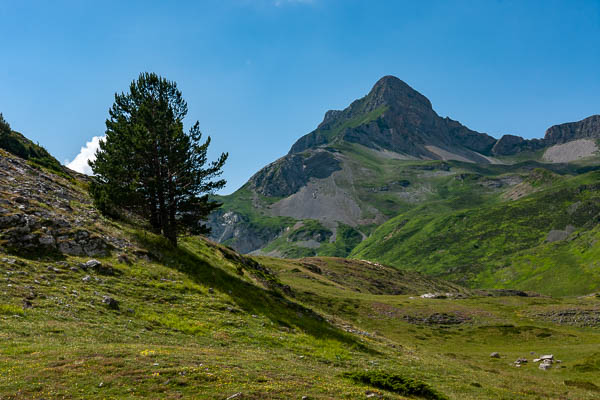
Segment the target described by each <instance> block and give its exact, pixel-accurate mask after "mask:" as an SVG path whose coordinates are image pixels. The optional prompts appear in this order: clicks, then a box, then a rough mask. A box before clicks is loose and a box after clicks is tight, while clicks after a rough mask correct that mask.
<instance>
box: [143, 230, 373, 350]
mask: <svg viewBox="0 0 600 400" xmlns="http://www.w3.org/2000/svg"><path fill="white" fill-rule="evenodd" d="M135 236H136V238H137V240H138V241H139V243H140V244H141V245H143V246H144V247H145V248H146V249H147V250H148V251H150V252H151V254H153V255H154V256H155V257H156V258H158V259H159V261H161V262H163V263H164V264H165V265H169V266H172V267H174V268H176V269H177V270H179V271H181V272H183V273H185V274H187V275H188V276H189V277H191V278H192V279H193V280H194V281H195V282H196V283H199V284H202V285H206V286H209V287H212V288H214V289H215V290H218V291H220V292H223V293H228V294H229V295H230V296H231V297H232V299H233V301H234V302H235V303H236V304H237V305H238V306H239V307H240V308H241V309H242V310H244V311H245V312H247V313H249V314H262V315H264V316H266V317H267V318H269V319H270V320H271V321H272V322H274V323H276V324H278V325H280V326H284V327H287V328H296V329H299V330H301V331H303V332H305V333H306V334H309V335H311V336H313V337H314V338H316V339H333V340H336V341H339V342H342V343H344V344H347V345H349V346H351V347H353V348H355V349H358V350H360V351H364V352H369V353H376V351H375V350H373V349H370V348H369V347H367V346H366V345H364V344H363V343H360V342H359V341H357V340H356V339H355V338H354V337H353V336H352V335H349V334H347V333H345V332H343V331H341V330H339V329H337V328H335V327H334V326H332V325H330V324H329V323H327V321H325V319H323V317H321V316H320V315H318V314H317V313H315V312H314V311H312V310H311V309H309V308H306V307H304V306H302V305H300V304H298V303H295V302H293V301H291V300H289V299H287V298H285V297H284V296H283V295H282V294H281V293H279V292H277V291H275V290H267V289H263V288H261V287H258V286H256V285H253V284H251V283H249V282H246V281H244V280H242V279H240V278H239V277H237V276H234V275H232V274H229V273H227V272H226V271H224V270H222V269H221V268H219V267H216V266H212V265H210V264H209V263H207V262H206V261H205V260H203V259H202V258H201V257H199V256H198V255H197V254H196V253H194V251H192V250H190V249H188V248H185V247H177V248H175V247H173V246H172V245H171V244H170V243H169V242H168V241H166V240H164V239H163V238H160V237H155V236H153V235H152V236H151V235H144V234H141V233H136V235H135ZM167 261H168V262H167Z"/></svg>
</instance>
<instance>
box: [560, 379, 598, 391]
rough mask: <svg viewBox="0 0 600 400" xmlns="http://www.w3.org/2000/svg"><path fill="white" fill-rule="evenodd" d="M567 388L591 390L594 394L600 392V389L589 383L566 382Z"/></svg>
mask: <svg viewBox="0 0 600 400" xmlns="http://www.w3.org/2000/svg"><path fill="white" fill-rule="evenodd" d="M565 385H566V386H573V387H577V388H579V389H584V390H591V391H594V392H600V387H599V386H598V385H596V384H594V383H592V382H587V381H565Z"/></svg>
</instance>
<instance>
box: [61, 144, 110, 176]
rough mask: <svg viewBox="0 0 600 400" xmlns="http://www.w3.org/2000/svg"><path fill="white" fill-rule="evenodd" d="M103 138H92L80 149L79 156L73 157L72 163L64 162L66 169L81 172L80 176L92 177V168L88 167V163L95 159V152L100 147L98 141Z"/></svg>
mask: <svg viewBox="0 0 600 400" xmlns="http://www.w3.org/2000/svg"><path fill="white" fill-rule="evenodd" d="M104 138H105V136H94V137H93V138H92V140H90V141H89V142H87V143H86V144H85V146H84V147H82V148H81V150H80V151H79V154H77V156H75V158H74V159H73V161H71V162H65V164H66V165H67V167H68V168H71V169H72V170H73V171H77V172H81V173H82V174H86V175H92V168H91V167H90V166H89V165H88V161H94V160H95V159H96V150H98V147H100V141H101V140H104Z"/></svg>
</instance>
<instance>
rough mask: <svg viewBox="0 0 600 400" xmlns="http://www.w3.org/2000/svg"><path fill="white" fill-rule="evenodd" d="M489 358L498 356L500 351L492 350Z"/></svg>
mask: <svg viewBox="0 0 600 400" xmlns="http://www.w3.org/2000/svg"><path fill="white" fill-rule="evenodd" d="M490 357H491V358H500V353H498V352H497V351H494V352H493V353H492V354H490Z"/></svg>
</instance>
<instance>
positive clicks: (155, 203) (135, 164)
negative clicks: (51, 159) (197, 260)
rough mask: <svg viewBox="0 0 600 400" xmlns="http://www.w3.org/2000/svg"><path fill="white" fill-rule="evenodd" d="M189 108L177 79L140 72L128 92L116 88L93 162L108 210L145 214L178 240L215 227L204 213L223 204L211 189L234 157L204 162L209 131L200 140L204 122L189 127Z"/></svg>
mask: <svg viewBox="0 0 600 400" xmlns="http://www.w3.org/2000/svg"><path fill="white" fill-rule="evenodd" d="M187 112H188V108H187V103H186V102H185V101H184V100H183V97H182V95H181V92H180V91H179V90H178V89H177V84H176V83H175V82H172V81H168V80H167V79H165V78H162V77H159V76H158V75H156V74H154V73H142V74H140V76H139V77H138V79H137V80H135V81H133V82H132V83H131V85H130V87H129V92H128V93H121V94H118V93H117V94H115V102H114V104H113V106H112V108H111V109H110V110H109V117H110V118H109V119H107V120H106V138H105V139H104V140H102V141H101V142H100V148H99V149H98V151H97V152H96V160H95V161H93V162H90V166H91V167H92V171H93V172H94V179H93V182H92V185H91V186H90V192H91V194H92V196H93V197H94V200H95V202H96V204H97V206H98V207H99V208H100V209H101V211H103V212H104V213H106V214H113V215H114V213H115V209H117V208H124V209H127V210H130V211H133V212H135V213H137V214H139V215H142V216H143V217H145V218H146V219H147V220H148V222H149V224H150V226H151V228H152V230H153V231H154V232H156V233H159V234H162V235H164V236H165V237H166V238H167V239H168V240H169V241H170V242H171V243H173V244H174V245H176V244H177V235H178V234H179V233H184V232H187V233H192V234H200V233H208V232H209V230H208V228H207V227H206V226H205V225H203V224H202V220H203V219H205V218H206V216H207V215H208V214H209V213H210V212H211V211H212V210H214V209H216V208H218V207H219V206H220V204H219V203H217V202H214V201H210V200H209V198H208V195H209V194H210V193H213V192H214V191H215V190H217V189H220V188H222V187H223V186H225V180H223V179H216V178H218V177H219V176H220V175H221V173H222V167H223V165H224V164H225V161H226V160H227V156H228V155H227V153H223V154H221V156H220V157H219V158H218V159H217V160H216V161H212V162H210V163H209V164H208V166H205V165H206V163H207V155H206V153H207V150H208V146H209V145H210V137H208V138H207V139H206V141H204V143H202V142H201V138H202V133H201V132H200V124H199V123H198V122H196V123H195V124H194V125H193V126H192V127H191V129H190V130H189V131H188V132H185V131H184V129H183V119H184V118H185V116H186V115H187Z"/></svg>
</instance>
